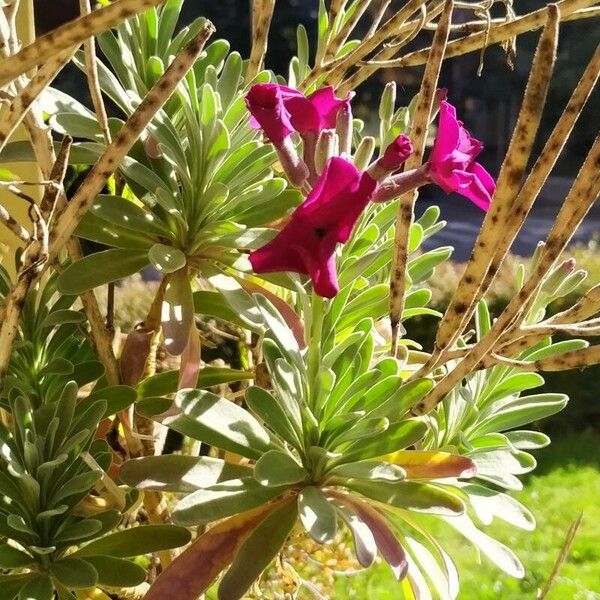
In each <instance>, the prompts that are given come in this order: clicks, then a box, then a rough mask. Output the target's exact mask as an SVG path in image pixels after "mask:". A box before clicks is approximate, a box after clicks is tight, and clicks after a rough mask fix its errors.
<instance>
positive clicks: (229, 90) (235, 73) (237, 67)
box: [217, 52, 243, 111]
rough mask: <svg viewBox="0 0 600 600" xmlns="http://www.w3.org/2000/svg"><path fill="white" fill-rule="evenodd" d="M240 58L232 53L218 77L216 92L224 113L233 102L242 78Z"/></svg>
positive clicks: (235, 53)
mask: <svg viewBox="0 0 600 600" xmlns="http://www.w3.org/2000/svg"><path fill="white" fill-rule="evenodd" d="M242 63H243V61H242V57H241V56H240V55H239V54H238V53H237V52H232V53H231V54H230V55H229V56H228V57H227V60H226V61H225V65H224V66H223V71H221V75H220V76H219V82H218V84H217V91H218V92H219V97H220V98H221V108H222V109H223V111H226V110H227V109H228V108H229V105H230V104H231V102H232V101H233V99H234V97H235V95H236V92H237V90H238V87H239V85H240V78H241V76H242Z"/></svg>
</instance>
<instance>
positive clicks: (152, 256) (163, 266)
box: [148, 244, 186, 273]
mask: <svg viewBox="0 0 600 600" xmlns="http://www.w3.org/2000/svg"><path fill="white" fill-rule="evenodd" d="M148 259H149V260H150V262H151V263H152V264H153V265H154V267H155V268H156V270H157V271H158V272H159V273H173V272H175V271H177V270H179V269H182V268H183V267H185V263H186V258H185V254H184V253H183V252H182V251H181V250H179V249H178V248H174V247H173V246H166V245H165V244H154V246H152V248H150V250H148Z"/></svg>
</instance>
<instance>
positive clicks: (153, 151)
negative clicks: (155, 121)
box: [144, 135, 163, 159]
mask: <svg viewBox="0 0 600 600" xmlns="http://www.w3.org/2000/svg"><path fill="white" fill-rule="evenodd" d="M144 149H145V150H146V154H147V155H148V158H154V159H159V158H162V155H163V153H162V150H161V149H160V146H159V145H158V140H157V139H156V138H155V137H154V136H152V135H149V136H148V137H147V138H146V141H145V142H144Z"/></svg>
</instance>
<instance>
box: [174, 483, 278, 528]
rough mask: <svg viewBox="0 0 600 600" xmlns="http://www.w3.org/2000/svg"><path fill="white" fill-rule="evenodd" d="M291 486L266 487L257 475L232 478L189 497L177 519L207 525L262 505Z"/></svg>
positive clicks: (182, 501)
mask: <svg viewBox="0 0 600 600" xmlns="http://www.w3.org/2000/svg"><path fill="white" fill-rule="evenodd" d="M287 489H288V487H287V486H282V487H277V488H276V487H266V486H263V485H261V484H260V483H258V481H256V479H254V478H253V477H244V478H243V479H232V480H230V481H225V482H223V483H219V484H217V485H213V486H211V487H207V488H205V489H201V490H198V491H196V492H193V493H191V494H190V495H189V496H186V497H185V498H183V500H181V501H180V502H179V504H177V506H176V507H175V510H174V511H173V520H174V521H175V522H176V523H179V524H181V525H186V526H191V525H203V524H205V523H210V522H212V521H216V520H217V519H222V518H224V517H229V516H231V515H236V514H238V513H241V512H244V511H246V510H250V509H251V508H256V507H257V506H261V505H263V504H266V503H268V502H270V501H271V500H273V499H274V498H277V497H278V496H281V494H282V493H284V492H285V491H286V490H287Z"/></svg>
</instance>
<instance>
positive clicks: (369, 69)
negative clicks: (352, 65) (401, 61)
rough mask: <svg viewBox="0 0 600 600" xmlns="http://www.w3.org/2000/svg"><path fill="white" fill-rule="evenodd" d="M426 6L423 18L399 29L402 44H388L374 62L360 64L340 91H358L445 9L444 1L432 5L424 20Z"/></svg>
mask: <svg viewBox="0 0 600 600" xmlns="http://www.w3.org/2000/svg"><path fill="white" fill-rule="evenodd" d="M424 8H425V7H424V5H423V6H421V7H420V10H421V17H420V18H419V19H414V20H411V21H407V22H406V23H404V25H402V26H401V27H400V28H399V29H398V33H397V36H396V37H397V38H400V39H401V40H402V41H401V43H396V44H388V45H384V47H383V48H382V49H381V50H379V52H378V53H377V54H376V55H375V56H374V57H373V60H372V61H367V62H361V63H359V65H360V66H359V69H358V70H357V71H356V72H355V73H353V74H352V75H351V76H350V77H348V79H346V80H345V81H344V82H343V83H342V84H341V85H340V86H339V89H340V90H348V89H356V88H357V87H358V86H359V85H360V84H361V83H363V82H364V81H366V80H367V79H368V78H369V77H370V76H371V75H373V73H375V72H376V71H377V70H378V69H379V68H380V67H379V64H380V63H381V61H386V60H389V59H392V58H394V57H395V56H397V55H398V53H399V52H400V50H401V49H402V48H403V47H404V45H406V44H407V43H408V42H409V41H410V40H412V39H413V38H414V37H415V36H416V35H418V33H419V32H420V31H421V28H422V27H425V25H427V23H430V22H432V21H433V20H434V19H435V18H437V17H438V16H439V14H440V13H441V12H442V10H443V9H444V3H443V2H442V1H439V2H437V4H435V3H433V2H432V3H431V5H428V6H427V9H426V11H425V12H426V14H425V19H423V9H424Z"/></svg>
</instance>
